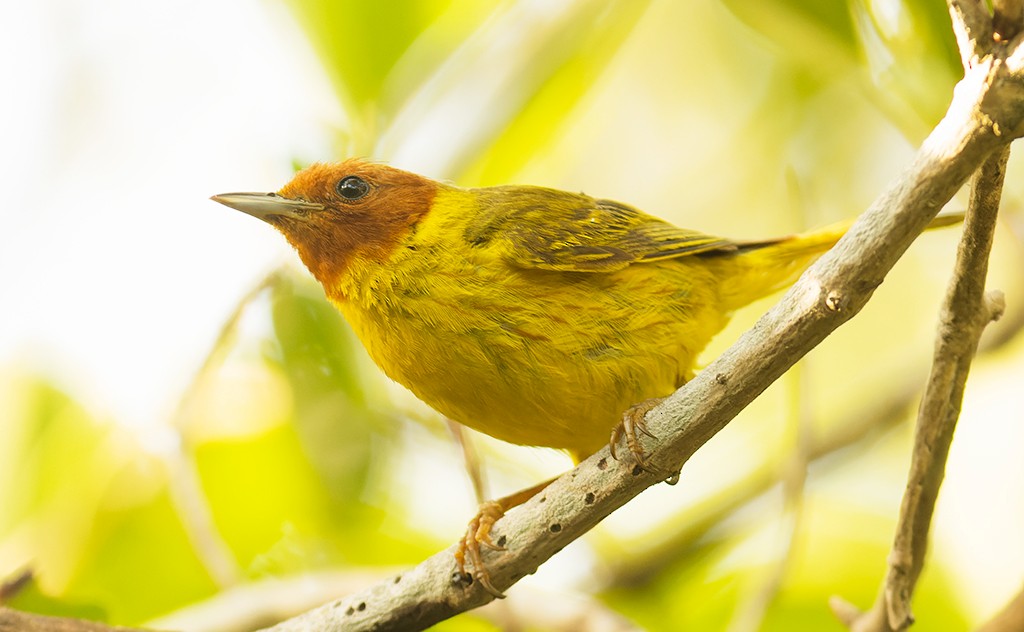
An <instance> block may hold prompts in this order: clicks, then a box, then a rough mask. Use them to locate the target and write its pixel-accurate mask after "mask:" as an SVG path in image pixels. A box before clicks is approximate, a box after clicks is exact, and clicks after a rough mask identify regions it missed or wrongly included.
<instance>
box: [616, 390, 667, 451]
mask: <svg viewBox="0 0 1024 632" xmlns="http://www.w3.org/2000/svg"><path fill="white" fill-rule="evenodd" d="M664 399H665V398H664V397H652V398H651V399H645V400H644V401H642V402H640V403H639V404H633V405H632V406H630V407H629V409H628V410H627V411H626V412H624V413H622V421H621V422H619V424H618V425H617V426H615V428H613V429H612V437H611V440H610V441H609V442H608V448H609V449H610V450H611V453H612V458H613V459H616V460H617V459H618V458H619V457H618V455H616V454H615V446H616V444H617V443H618V442H619V439H620V438H622V437H623V436H625V437H626V447H627V448H629V451H630V452H631V453H632V454H633V458H634V459H636V462H637V463H638V464H639V465H640V467H642V468H644V469H647V460H646V457H645V455H644V449H643V447H642V446H641V445H640V440H639V439H638V438H637V437H638V433H639V434H645V435H647V436H648V437H650V438H652V439H653V438H654V435H653V434H651V431H650V430H648V429H647V422H646V421H644V417H646V416H647V413H649V412H650V411H651V409H652V408H654V407H655V406H657V405H658V404H660V403H661V402H662V401H663V400H664Z"/></svg>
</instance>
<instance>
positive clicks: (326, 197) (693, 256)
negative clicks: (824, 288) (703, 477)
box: [215, 160, 960, 459]
mask: <svg viewBox="0 0 1024 632" xmlns="http://www.w3.org/2000/svg"><path fill="white" fill-rule="evenodd" d="M215 199H218V200H219V201H222V202H224V203H225V204H228V205H229V206H234V207H235V208H238V209H240V210H243V211H246V212H248V213H251V214H253V215H256V216H258V217H260V218H261V219H264V220H266V221H268V222H270V223H272V224H274V226H276V227H277V228H278V229H279V230H280V231H281V232H282V233H284V235H285V236H286V237H287V238H288V240H289V241H290V242H291V243H292V244H293V245H294V246H295V247H296V249H297V250H298V252H299V255H300V256H301V257H302V260H303V262H304V263H305V264H306V266H307V267H308V268H309V269H310V271H311V272H312V273H313V274H314V276H316V277H317V279H318V280H319V281H320V282H321V283H322V284H323V286H324V289H325V290H326V292H327V295H328V297H329V298H330V299H331V300H332V301H333V302H334V303H335V304H336V305H337V307H338V308H339V309H340V310H341V311H342V312H343V313H344V315H345V317H346V319H347V320H348V322H349V323H350V324H351V325H352V327H353V328H354V329H355V331H356V333H357V334H358V335H359V337H360V339H361V340H362V341H363V343H364V345H365V346H366V348H367V350H368V351H369V353H370V356H371V357H372V358H373V359H374V361H375V362H376V363H377V364H378V365H379V366H380V368H381V369H383V371H384V372H385V373H386V374H387V375H389V376H390V377H391V378H393V379H394V380H396V381H397V382H399V383H401V384H403V385H405V386H406V387H408V388H409V389H410V390H412V392H413V393H415V394H416V395H417V396H418V397H419V398H420V399H422V400H423V401H424V402H426V403H427V404H429V405H430V406H432V407H434V408H435V409H436V410H438V411H439V412H441V413H443V414H444V415H447V416H448V417H450V418H451V419H453V420H455V421H457V422H460V423H463V424H465V425H467V426H470V427H472V428H476V429H477V430H479V431H481V432H484V433H486V434H489V435H491V436H494V437H497V438H499V439H503V440H505V441H509V442H511V443H517V444H523V445H535V446H547V447H552V448H560V449H564V450H567V451H569V452H570V453H571V454H572V456H573V457H574V458H576V459H580V458H583V457H585V456H587V455H589V454H591V453H593V452H595V451H596V450H598V449H599V448H601V447H602V446H603V445H605V444H606V443H607V442H608V438H609V434H610V432H611V429H612V428H613V427H615V426H616V424H618V422H619V421H620V419H621V418H622V414H623V412H624V411H626V410H627V409H629V408H630V407H631V406H633V405H635V404H638V403H639V402H643V401H645V400H648V399H651V398H656V397H663V396H666V395H668V394H670V393H671V392H673V391H674V390H675V389H676V388H678V387H679V386H680V385H682V384H683V383H684V382H685V381H686V380H688V379H690V377H692V375H693V371H694V368H695V363H696V360H697V356H698V354H699V353H700V352H701V350H703V349H704V347H705V345H707V343H708V341H709V340H710V339H711V338H712V336H714V335H715V334H716V333H718V332H719V331H720V330H721V329H722V327H723V326H724V325H725V323H726V321H727V320H728V318H729V316H730V314H731V313H732V312H733V311H734V310H736V309H738V308H740V307H742V306H743V305H746V304H747V303H750V302H751V301H754V300H756V299H758V298H761V297H763V296H765V295H767V294H770V293H772V292H775V291H777V290H779V289H781V288H783V287H785V286H786V285H787V284H789V283H792V282H793V280H795V278H796V277H797V275H799V273H800V272H801V271H802V270H803V269H804V268H805V267H806V266H807V265H808V264H809V263H810V262H811V261H812V260H813V259H814V258H815V257H817V256H818V255H819V254H821V253H822V252H823V251H825V250H827V249H828V248H829V247H831V246H832V244H834V243H835V242H836V240H838V239H839V237H840V236H841V235H842V234H843V233H844V232H845V230H846V227H847V226H846V225H845V224H843V225H837V226H833V227H830V228H826V229H824V230H819V231H815V232H811V233H807V234H804V235H797V236H793V237H788V238H782V239H776V240H771V241H764V242H751V243H736V242H732V241H729V240H726V239H722V238H719V237H713V236H709V235H705V234H702V233H699V232H695V231H691V230H685V229H681V228H678V227H676V226H673V225H671V224H669V223H668V222H665V221H663V220H660V219H658V218H655V217H653V216H650V215H647V214H645V213H643V212H641V211H638V210H636V209H634V208H632V207H629V206H626V205H624V204H620V203H617V202H612V201H608V200H598V199H594V198H591V197H589V196H586V195H583V194H576V193H569V192H565V191H557V190H553V189H545V188H541V187H528V186H502V187H489V188H482V189H462V188H459V187H455V186H451V185H446V184H442V183H439V182H435V181H433V180H430V179H428V178H424V177H422V176H418V175H416V174H412V173H408V172H405V171H401V170H398V169H393V168H390V167H386V166H383V165H378V164H373V163H367V162H363V161H359V160H349V161H346V162H342V163H337V164H321V165H313V166H312V167H309V168H308V169H306V170H304V171H302V172H300V173H299V174H297V175H296V177H295V179H294V180H292V182H290V183H289V184H288V185H286V186H285V187H284V188H282V189H281V191H279V192H278V193H277V194H225V195H223V196H217V197H216V198H215ZM959 219H960V218H959V217H954V218H953V219H952V220H949V219H940V220H937V221H936V222H935V224H934V225H935V226H940V225H946V224H948V223H951V222H954V221H959Z"/></svg>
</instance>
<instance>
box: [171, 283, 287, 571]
mask: <svg viewBox="0 0 1024 632" xmlns="http://www.w3.org/2000/svg"><path fill="white" fill-rule="evenodd" d="M281 274H284V269H283V268H277V269H275V270H273V271H272V272H270V273H269V274H267V275H266V276H265V277H264V278H263V279H262V280H261V281H260V282H259V283H257V284H256V285H255V286H253V287H252V288H251V289H250V290H249V291H248V292H246V293H245V296H243V297H242V298H241V300H239V301H238V303H237V304H236V305H235V308H234V310H233V311H232V312H231V315H230V316H229V317H228V319H227V320H226V321H225V322H224V324H223V325H222V326H221V329H220V332H219V333H218V334H217V340H216V341H215V342H214V344H213V347H212V348H211V350H210V352H209V354H207V356H206V358H205V359H204V360H203V364H202V365H201V366H200V367H199V369H198V370H197V371H196V372H195V375H194V376H193V378H192V381H191V382H190V383H189V385H188V387H187V388H186V389H185V393H184V394H183V395H182V396H181V399H180V400H178V406H177V408H176V409H175V411H174V414H173V415H172V425H173V426H174V428H175V429H176V430H177V431H178V432H179V433H181V431H182V429H183V428H184V427H185V425H186V423H187V421H186V420H187V419H188V416H189V414H190V413H191V411H192V407H193V406H194V405H195V401H196V397H197V395H198V393H199V390H200V387H201V385H202V384H203V381H204V380H205V379H206V378H207V377H209V374H210V372H211V371H212V370H213V368H214V367H216V366H217V365H218V364H220V363H221V362H222V361H223V359H224V356H225V355H226V354H227V353H228V351H229V347H230V342H231V340H232V338H233V337H234V335H235V332H236V331H237V329H238V323H239V321H240V320H241V318H242V314H243V313H244V312H245V310H246V308H247V307H248V306H249V305H250V304H251V303H252V302H253V301H255V300H256V299H257V298H258V297H259V296H260V295H261V294H262V293H263V292H264V290H266V289H267V288H268V287H270V286H271V285H273V284H274V283H275V282H276V281H277V279H278V278H279V277H280V276H281ZM177 448H178V449H177V450H176V451H175V452H174V453H173V454H171V455H170V456H169V457H168V458H167V464H168V466H169V468H170V477H169V486H170V493H171V500H172V502H173V503H174V506H175V508H176V509H177V513H178V515H179V516H180V517H181V523H182V526H183V527H184V528H185V534H186V535H187V537H188V539H189V542H190V543H191V544H192V546H193V548H194V549H195V551H196V554H197V556H198V557H199V560H200V561H201V562H202V564H203V567H204V568H205V569H206V571H207V572H208V573H210V577H211V578H213V580H214V582H216V584H217V585H218V586H219V587H220V588H227V587H229V586H233V585H235V584H236V583H238V581H239V580H240V579H241V576H242V573H241V569H239V567H238V562H237V561H236V560H235V558H234V556H233V555H232V553H231V548H230V547H229V546H228V544H227V542H225V541H224V538H222V537H221V534H220V532H219V531H218V530H217V527H216V525H215V524H214V521H213V512H212V510H211V509H210V506H209V502H208V500H207V498H206V494H205V493H204V492H203V488H202V484H201V482H200V479H199V472H198V471H196V465H195V462H194V461H193V459H192V457H191V456H190V455H189V453H188V450H187V446H186V445H185V442H184V440H182V441H179V443H178V446H177Z"/></svg>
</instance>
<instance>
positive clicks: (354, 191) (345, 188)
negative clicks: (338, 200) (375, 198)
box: [334, 176, 370, 202]
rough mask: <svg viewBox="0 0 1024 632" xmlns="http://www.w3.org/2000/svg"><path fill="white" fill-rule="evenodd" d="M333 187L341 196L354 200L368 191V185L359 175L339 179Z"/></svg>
mask: <svg viewBox="0 0 1024 632" xmlns="http://www.w3.org/2000/svg"><path fill="white" fill-rule="evenodd" d="M334 189H335V190H336V191H337V192H338V195H340V196H341V197H343V198H345V199H346V200H349V201H350V202H354V201H356V200H358V199H360V198H362V197H364V196H365V195H366V194H367V193H369V192H370V185H369V184H367V183H366V180H363V179H362V178H360V177H359V176H348V177H346V178H342V179H341V180H339V181H338V184H336V185H335V186H334Z"/></svg>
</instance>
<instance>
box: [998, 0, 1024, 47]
mask: <svg viewBox="0 0 1024 632" xmlns="http://www.w3.org/2000/svg"><path fill="white" fill-rule="evenodd" d="M992 13H993V16H992V29H993V37H994V39H995V40H996V41H999V42H1008V41H1010V40H1012V39H1013V38H1014V37H1016V35H1017V33H1019V32H1020V29H1021V23H1022V22H1024V0H992Z"/></svg>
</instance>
